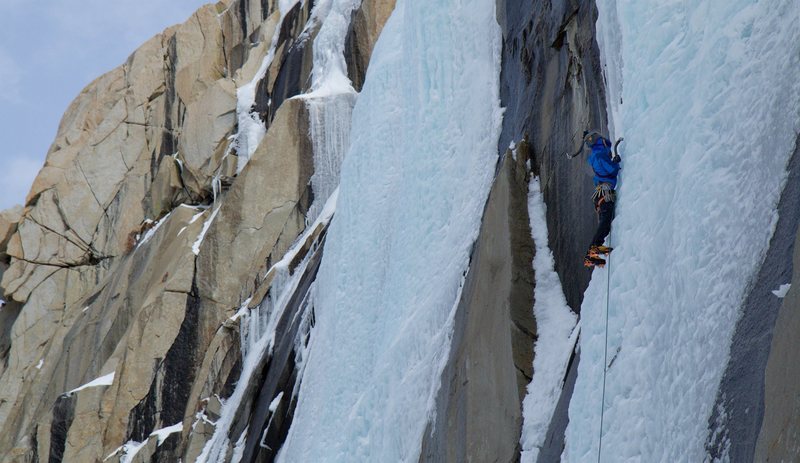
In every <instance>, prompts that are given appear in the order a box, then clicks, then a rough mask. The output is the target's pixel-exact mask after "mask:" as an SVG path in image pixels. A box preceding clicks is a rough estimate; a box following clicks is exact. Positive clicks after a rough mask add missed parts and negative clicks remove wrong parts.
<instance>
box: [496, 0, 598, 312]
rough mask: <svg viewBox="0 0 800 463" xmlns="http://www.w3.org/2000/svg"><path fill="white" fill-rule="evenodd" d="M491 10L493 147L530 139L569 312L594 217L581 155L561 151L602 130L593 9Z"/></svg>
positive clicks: (509, 6)
mask: <svg viewBox="0 0 800 463" xmlns="http://www.w3.org/2000/svg"><path fill="white" fill-rule="evenodd" d="M497 11H498V12H497V16H498V18H497V19H498V22H499V23H500V27H501V28H502V29H503V37H504V43H505V46H504V47H503V62H502V70H501V74H500V77H501V86H500V93H501V95H500V96H501V100H502V104H503V106H504V107H505V108H506V110H505V114H504V118H503V132H502V134H501V136H500V143H499V149H500V151H501V152H502V151H504V150H505V149H506V148H507V147H508V146H509V144H510V143H512V142H516V141H518V140H521V139H523V138H527V139H528V140H530V148H531V153H530V154H531V159H532V162H531V164H532V168H533V172H534V174H535V175H538V176H540V181H541V185H542V195H543V197H544V201H545V203H546V205H547V229H548V232H549V233H548V234H549V241H550V243H549V246H550V249H551V250H552V251H553V258H554V260H555V270H556V272H557V273H558V275H559V278H560V279H561V286H562V287H563V288H564V294H565V296H566V298H567V303H568V304H569V306H570V308H571V309H572V310H573V311H575V312H576V313H577V312H579V311H580V306H581V302H582V301H583V292H584V291H585V289H586V287H587V286H588V284H589V278H590V276H591V272H590V271H589V270H587V269H585V268H584V267H583V256H584V255H585V253H586V250H587V249H588V247H589V242H590V241H591V237H592V235H593V234H594V231H595V228H596V226H597V222H596V220H597V219H596V218H595V213H594V208H593V206H592V204H591V200H590V199H589V198H590V197H591V195H592V190H593V189H594V186H593V184H592V179H591V176H592V173H591V169H590V167H589V166H588V164H587V163H586V161H585V159H586V158H585V157H583V156H581V157H578V158H575V159H573V160H571V161H570V160H567V159H566V157H565V156H564V153H565V152H568V151H569V152H574V151H575V149H576V148H577V147H578V146H580V139H581V134H582V132H583V130H586V129H596V130H599V131H601V132H603V131H607V127H606V114H605V90H604V87H603V74H602V69H601V66H600V57H599V51H598V48H597V42H596V40H595V27H594V24H595V23H596V21H597V9H596V7H595V5H594V2H581V3H578V4H576V3H575V2H549V1H539V0H537V1H534V2H533V3H530V2H523V1H520V0H503V1H498V3H497Z"/></svg>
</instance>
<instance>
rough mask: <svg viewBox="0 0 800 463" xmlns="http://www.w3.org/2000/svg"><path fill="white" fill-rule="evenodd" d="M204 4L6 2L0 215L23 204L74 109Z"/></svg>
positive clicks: (167, 0) (1, 17) (1, 7)
mask: <svg viewBox="0 0 800 463" xmlns="http://www.w3.org/2000/svg"><path fill="white" fill-rule="evenodd" d="M205 3H209V2H208V1H203V0H0V12H2V13H0V140H2V143H1V144H0V173H1V174H2V182H1V183H0V185H2V187H0V210H2V209H6V208H8V207H11V206H13V205H14V204H21V203H22V202H24V200H25V195H26V194H27V193H28V190H29V189H30V186H31V183H33V178H34V177H35V176H36V173H37V172H38V171H39V169H40V168H41V166H42V165H43V164H44V157H45V154H47V150H48V148H49V147H50V143H52V141H53V138H55V134H56V129H57V128H58V123H59V121H60V120H61V116H62V114H63V113H64V111H65V110H66V109H67V106H68V105H69V103H70V102H71V101H72V100H73V98H75V97H76V96H77V95H78V93H79V92H80V91H81V90H82V89H83V87H85V86H86V85H87V84H88V83H89V82H91V81H92V80H94V79H95V78H96V77H98V76H100V75H101V74H103V73H105V72H108V71H110V70H112V69H114V68H115V67H117V66H119V65H120V64H122V63H123V62H125V60H126V59H127V58H128V56H129V55H130V54H131V53H132V52H133V51H134V50H135V49H136V48H138V47H139V45H141V44H142V43H144V42H145V41H146V40H147V39H149V38H150V37H152V36H154V35H155V34H157V33H159V32H161V31H162V30H163V29H164V28H166V27H168V26H170V25H173V24H177V23H181V22H183V21H185V20H186V19H188V18H189V16H190V15H191V14H192V13H193V12H194V11H195V10H197V9H198V8H199V7H200V6H202V5H203V4H205Z"/></svg>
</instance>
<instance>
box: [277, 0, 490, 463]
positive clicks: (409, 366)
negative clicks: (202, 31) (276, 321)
mask: <svg viewBox="0 0 800 463" xmlns="http://www.w3.org/2000/svg"><path fill="white" fill-rule="evenodd" d="M500 44H501V41H500V30H499V26H498V25H497V23H496V20H495V5H494V2H493V1H491V0H459V1H457V0H447V1H439V2H408V1H405V0H400V1H399V2H398V3H397V6H396V8H395V10H394V12H393V14H392V16H391V18H390V19H389V21H388V22H387V24H386V25H385V27H384V29H383V32H382V34H381V36H380V38H379V40H378V43H377V44H376V46H375V49H374V51H373V54H372V59H371V62H370V67H369V70H368V74H367V78H366V82H365V85H364V88H363V90H362V92H361V95H360V96H359V99H358V101H357V102H356V105H355V108H354V110H353V123H352V127H353V130H352V133H351V137H352V138H351V145H350V149H349V151H348V152H347V155H346V156H345V158H344V161H343V164H342V169H341V183H340V190H339V203H338V206H337V212H336V217H335V218H334V219H333V221H332V223H331V226H330V229H329V232H328V236H327V241H326V245H325V253H324V255H323V258H322V263H321V266H320V270H319V273H318V276H317V281H316V284H315V288H316V293H315V295H314V310H315V315H316V325H315V326H314V328H313V329H312V333H311V340H312V341H311V346H310V349H309V356H308V359H307V363H306V366H305V373H304V375H303V381H302V384H301V386H300V393H299V395H298V405H297V409H296V411H295V418H294V421H293V425H292V427H291V429H290V431H289V436H288V438H287V441H286V443H285V444H284V446H283V448H282V449H281V451H280V453H279V455H278V460H279V461H287V462H288V461H318V462H325V461H418V459H419V452H420V448H421V442H422V437H423V433H424V430H425V427H426V425H427V423H428V421H429V420H430V419H431V418H432V413H433V410H432V409H433V403H432V402H433V401H432V400H425V399H426V398H427V399H430V398H431V397H435V394H436V392H437V390H438V387H439V380H440V376H441V369H442V365H443V363H442V362H443V361H446V358H447V353H448V351H449V347H450V339H451V337H452V315H453V313H454V308H455V307H456V304H457V300H458V296H459V291H460V287H461V284H462V282H463V278H464V275H465V272H466V271H467V269H468V263H469V255H470V251H471V248H472V245H473V243H474V241H475V239H476V238H477V236H478V230H479V227H480V219H481V215H482V212H483V207H484V204H485V201H486V198H487V196H488V192H489V188H490V186H491V181H492V177H493V174H494V167H495V164H496V160H497V141H498V137H499V133H500V121H501V118H502V112H501V109H500V106H499V69H500Z"/></svg>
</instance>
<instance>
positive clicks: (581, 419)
mask: <svg viewBox="0 0 800 463" xmlns="http://www.w3.org/2000/svg"><path fill="white" fill-rule="evenodd" d="M597 7H598V12H599V19H598V24H597V27H598V37H599V40H598V42H599V45H600V47H601V54H602V59H603V62H604V66H603V69H606V70H607V76H606V78H607V81H608V93H607V94H608V98H609V101H608V105H609V111H608V112H609V114H610V116H611V118H612V123H613V127H614V129H615V131H616V133H615V134H614V135H615V136H619V135H623V132H624V135H625V139H626V141H625V143H624V144H623V145H622V157H623V165H622V167H623V170H622V178H621V182H620V185H619V202H618V204H617V218H616V220H615V221H614V224H613V229H612V233H611V239H610V243H611V246H615V247H616V250H615V251H614V253H613V255H612V257H611V259H610V262H609V265H608V267H607V268H606V269H605V270H599V269H598V270H595V271H594V277H593V279H592V282H591V284H590V286H589V288H588V290H587V292H586V294H585V297H584V304H583V307H582V308H581V319H582V320H581V327H582V328H581V330H582V332H581V339H580V350H581V361H580V365H579V367H578V377H577V383H576V385H575V391H574V394H573V397H572V400H571V403H570V408H569V425H568V427H567V432H566V449H565V451H564V454H563V459H564V460H565V461H572V462H579V461H597V458H598V455H597V454H598V444H599V435H600V432H601V431H600V414H601V410H604V425H603V430H602V435H603V444H602V455H601V461H607V462H611V461H648V462H661V461H663V462H673V461H704V459H705V458H706V452H705V446H704V443H705V442H706V439H707V437H708V434H709V430H708V418H709V416H710V414H711V412H712V409H713V407H714V403H715V398H716V395H717V390H718V387H719V382H720V378H721V376H722V374H723V371H724V369H725V366H726V363H727V360H728V355H729V344H730V342H731V337H732V334H733V329H734V327H735V324H736V321H737V319H738V317H739V315H740V307H741V303H742V301H743V298H744V292H745V291H746V289H747V288H748V284H749V282H750V280H751V278H753V276H754V274H755V272H756V269H757V268H758V267H759V266H760V264H761V262H762V261H763V258H764V255H765V251H766V249H767V246H768V243H769V239H770V236H771V234H772V230H773V226H774V223H775V221H776V219H777V213H776V205H777V202H778V198H779V195H780V192H781V190H782V187H783V184H784V182H785V179H786V169H785V168H786V164H787V161H788V159H789V157H790V154H791V152H792V151H793V149H794V142H795V139H796V136H797V133H798V132H800V113H798V111H797V108H798V107H800V80H798V79H797V78H796V76H797V70H798V69H800V28H798V27H797V24H798V23H799V22H800V3H798V2H769V1H763V0H762V1H750V0H733V1H729V2H712V1H697V2H683V1H674V0H670V1H666V2H665V1H654V0H651V1H638V0H637V1H631V0H627V1H622V2H618V1H613V0H599V1H598V2H597ZM623 101H624V104H623V103H622V102H623ZM743 108H745V109H744V110H743ZM743 237H746V239H745V238H743ZM743 239H744V240H745V241H743ZM607 278H610V280H609V282H608V283H607V280H606V279H607ZM607 284H608V285H609V287H610V291H609V292H607V291H606V288H607V286H606V285H607ZM607 294H608V310H609V314H610V318H609V332H608V350H609V352H613V351H615V350H616V349H617V348H619V347H621V351H620V353H619V355H618V357H617V359H616V360H615V363H614V365H613V367H612V368H610V369H609V370H608V373H607V378H606V400H605V403H602V404H601V403H600V399H599V398H600V396H601V393H602V383H603V369H604V366H603V352H604V344H605V318H604V317H605V311H606V297H607Z"/></svg>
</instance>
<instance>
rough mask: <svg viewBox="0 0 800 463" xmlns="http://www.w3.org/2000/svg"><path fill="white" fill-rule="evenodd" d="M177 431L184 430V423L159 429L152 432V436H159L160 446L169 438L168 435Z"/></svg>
mask: <svg viewBox="0 0 800 463" xmlns="http://www.w3.org/2000/svg"><path fill="white" fill-rule="evenodd" d="M176 432H183V423H176V424H173V425H172V426H167V427H166V428H161V429H157V430H155V431H153V432H152V433H150V437H156V438H158V446H161V444H163V443H164V441H165V440H167V437H169V436H170V435H171V434H175V433H176Z"/></svg>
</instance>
